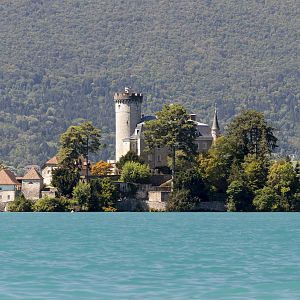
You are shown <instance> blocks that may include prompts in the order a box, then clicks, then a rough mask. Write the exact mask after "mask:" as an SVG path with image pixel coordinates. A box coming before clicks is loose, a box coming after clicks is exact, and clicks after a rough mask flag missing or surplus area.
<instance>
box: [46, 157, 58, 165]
mask: <svg viewBox="0 0 300 300" xmlns="http://www.w3.org/2000/svg"><path fill="white" fill-rule="evenodd" d="M45 165H58V160H57V156H53V157H52V158H50V159H49V160H48V161H47V162H46V163H45Z"/></svg>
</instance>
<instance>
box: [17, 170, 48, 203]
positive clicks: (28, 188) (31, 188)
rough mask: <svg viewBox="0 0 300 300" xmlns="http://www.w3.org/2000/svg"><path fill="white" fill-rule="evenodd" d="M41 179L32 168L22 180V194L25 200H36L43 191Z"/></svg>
mask: <svg viewBox="0 0 300 300" xmlns="http://www.w3.org/2000/svg"><path fill="white" fill-rule="evenodd" d="M43 185H44V184H43V177H42V175H41V174H40V173H39V172H38V170H37V169H35V168H34V167H32V168H31V169H30V170H29V171H28V172H27V173H26V174H25V176H24V177H23V178H22V193H23V195H24V196H25V198H26V199H30V200H38V199H40V198H41V191H42V189H43Z"/></svg>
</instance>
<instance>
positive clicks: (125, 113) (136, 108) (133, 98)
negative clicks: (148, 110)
mask: <svg viewBox="0 0 300 300" xmlns="http://www.w3.org/2000/svg"><path fill="white" fill-rule="evenodd" d="M114 101H115V114H116V161H118V160H119V159H120V157H121V156H122V155H125V154H126V153H127V152H128V151H129V150H130V142H129V138H130V136H131V135H132V134H133V133H134V130H135V127H136V125H137V124H138V123H139V122H140V121H141V108H142V102H143V94H141V93H136V92H134V91H133V90H132V89H131V88H126V87H125V91H124V92H119V93H115V94H114Z"/></svg>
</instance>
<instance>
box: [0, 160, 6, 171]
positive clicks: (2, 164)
mask: <svg viewBox="0 0 300 300" xmlns="http://www.w3.org/2000/svg"><path fill="white" fill-rule="evenodd" d="M4 169H5V164H4V163H3V162H2V161H0V171H1V170H4Z"/></svg>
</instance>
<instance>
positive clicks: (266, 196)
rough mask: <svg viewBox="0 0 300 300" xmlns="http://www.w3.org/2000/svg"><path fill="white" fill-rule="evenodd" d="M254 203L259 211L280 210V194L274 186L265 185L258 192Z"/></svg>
mask: <svg viewBox="0 0 300 300" xmlns="http://www.w3.org/2000/svg"><path fill="white" fill-rule="evenodd" d="M253 205H254V206H255V209H256V210H257V211H277V210H280V196H279V195H278V194H277V193H276V192H275V191H274V189H273V188H271V187H269V186H265V187H263V188H262V189H260V190H258V191H257V192H256V195H255V197H254V199H253Z"/></svg>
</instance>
